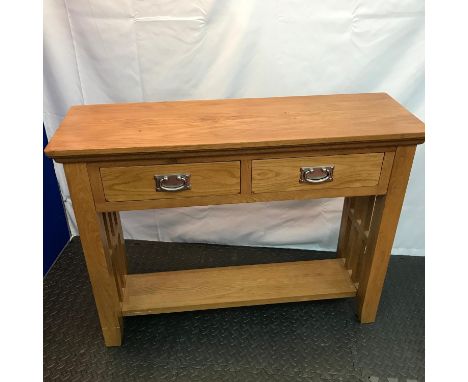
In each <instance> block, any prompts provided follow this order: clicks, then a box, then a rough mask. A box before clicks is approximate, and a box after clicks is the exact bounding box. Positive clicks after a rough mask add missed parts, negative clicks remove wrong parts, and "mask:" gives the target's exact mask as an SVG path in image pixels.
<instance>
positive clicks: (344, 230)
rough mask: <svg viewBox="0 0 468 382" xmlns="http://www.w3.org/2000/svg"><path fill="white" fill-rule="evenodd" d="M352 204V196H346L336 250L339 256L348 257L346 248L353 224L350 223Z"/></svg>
mask: <svg viewBox="0 0 468 382" xmlns="http://www.w3.org/2000/svg"><path fill="white" fill-rule="evenodd" d="M350 206H351V198H350V197H346V198H344V201H343V212H342V213H341V224H340V233H339V236H338V245H337V248H336V252H337V255H338V257H341V258H343V259H346V257H347V252H346V248H347V246H348V241H349V235H350V230H351V225H350V224H349V221H348V220H349V209H350Z"/></svg>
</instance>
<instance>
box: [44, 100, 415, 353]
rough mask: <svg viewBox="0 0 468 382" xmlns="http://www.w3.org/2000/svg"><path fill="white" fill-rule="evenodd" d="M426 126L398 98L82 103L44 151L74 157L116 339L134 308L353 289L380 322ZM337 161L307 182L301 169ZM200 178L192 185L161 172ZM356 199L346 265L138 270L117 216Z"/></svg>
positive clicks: (96, 276)
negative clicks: (132, 267)
mask: <svg viewBox="0 0 468 382" xmlns="http://www.w3.org/2000/svg"><path fill="white" fill-rule="evenodd" d="M423 140H424V124H423V123H422V122H420V121H419V120H418V119H417V118H416V117H414V116H413V115H411V114H410V113H408V112H407V111H406V110H405V109H404V108H403V107H401V106H400V105H398V104H397V103H396V102H395V101H394V100H393V99H391V98H390V97H389V96H388V95H386V94H355V95H334V96H306V97H282V98H270V99H244V100H219V101H189V102H163V103H140V104H121V105H92V106H79V107H74V108H72V109H71V110H70V112H69V113H68V114H67V116H66V118H65V120H64V121H63V123H62V125H61V126H60V128H59V129H58V131H57V133H56V134H55V136H54V137H53V138H52V140H51V141H50V143H49V145H48V146H47V148H46V150H45V151H46V153H47V155H49V156H52V157H53V158H55V159H56V160H57V161H60V162H64V163H65V167H64V168H65V172H66V176H67V181H68V185H69V189H70V193H71V198H72V202H73V207H74V210H75V215H76V219H77V223H78V229H79V231H80V236H81V241H82V244H83V250H84V254H85V258H86V263H87V267H88V272H89V275H90V279H91V284H92V287H93V294H94V297H95V300H96V307H97V310H98V314H99V319H100V323H101V327H102V331H103V335H104V339H105V343H106V345H107V346H116V345H119V344H120V343H121V339H122V316H123V315H136V314H148V313H165V312H177V311H185V310H195V309H213V308H222V307H230V306H243V305H256V304H270V303H277V302H292V301H307V300H314V299H323V298H337V297H352V296H355V295H356V294H357V297H358V298H357V299H358V313H359V317H360V320H361V322H372V321H374V320H375V315H376V312H377V307H378V303H379V299H380V294H381V289H382V286H383V282H384V279H385V274H386V270H387V265H388V260H389V256H390V251H391V247H392V243H393V238H394V235H395V231H396V227H397V223H398V217H399V214H400V210H401V206H402V203H403V198H404V193H405V189H406V184H407V181H408V176H409V172H410V169H411V164H412V160H413V156H414V151H415V145H416V144H418V143H422V142H423ZM318 165H335V171H334V180H333V182H330V183H323V184H315V185H310V184H299V168H300V167H313V166H318ZM187 172H189V173H191V175H192V190H190V191H182V192H180V193H179V192H178V193H159V192H156V191H155V181H154V175H163V174H172V173H187ZM331 197H345V201H344V208H343V215H342V219H341V228H340V235H339V240H338V248H337V251H338V256H339V258H338V259H335V260H321V261H306V262H295V263H282V264H262V265H253V266H240V267H226V268H213V269H199V270H189V271H178V272H163V273H154V274H139V275H129V274H128V272H127V263H126V256H125V245H124V241H123V234H122V227H121V222H120V217H119V213H118V211H124V210H136V209H150V208H172V207H185V206H202V205H211V204H227V203H252V202H265V201H275V200H302V199H312V198H331Z"/></svg>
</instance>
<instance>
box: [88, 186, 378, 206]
mask: <svg viewBox="0 0 468 382" xmlns="http://www.w3.org/2000/svg"><path fill="white" fill-rule="evenodd" d="M379 192H381V191H379V189H378V187H377V186H372V187H351V188H330V189H314V190H304V191H290V192H265V193H260V194H250V195H248V194H238V195H218V196H202V197H198V196H193V197H190V198H176V199H158V200H156V199H155V200H141V201H125V202H102V203H100V202H96V210H97V211H101V212H105V211H132V210H144V209H153V208H174V207H189V206H208V205H217V204H238V203H256V202H271V201H281V200H307V199H318V198H337V197H343V196H363V195H376V194H378V193H379Z"/></svg>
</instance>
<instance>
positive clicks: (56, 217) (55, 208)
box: [42, 126, 70, 275]
mask: <svg viewBox="0 0 468 382" xmlns="http://www.w3.org/2000/svg"><path fill="white" fill-rule="evenodd" d="M42 136H43V139H42V142H43V149H44V148H45V147H46V145H47V135H46V133H45V129H44V126H42ZM42 155H43V178H44V182H43V183H44V186H43V187H44V189H43V198H44V199H43V219H44V220H43V226H44V231H43V232H44V233H43V239H44V242H43V251H44V261H43V270H42V272H43V274H44V275H45V274H46V273H47V271H48V270H49V268H50V267H51V266H52V264H53V263H54V261H55V259H56V258H57V257H58V255H59V254H60V252H61V251H62V249H63V247H64V246H65V244H67V242H68V240H69V239H70V231H69V230H68V224H67V220H66V218H65V211H64V207H63V203H62V197H61V194H60V190H59V186H58V182H57V178H56V177H55V171H54V164H53V163H52V160H51V159H49V158H47V157H46V156H45V155H44V154H42Z"/></svg>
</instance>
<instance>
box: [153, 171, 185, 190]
mask: <svg viewBox="0 0 468 382" xmlns="http://www.w3.org/2000/svg"><path fill="white" fill-rule="evenodd" d="M154 179H155V180H156V191H159V192H177V191H184V190H190V189H191V188H192V185H191V184H190V174H169V175H155V176H154Z"/></svg>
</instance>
